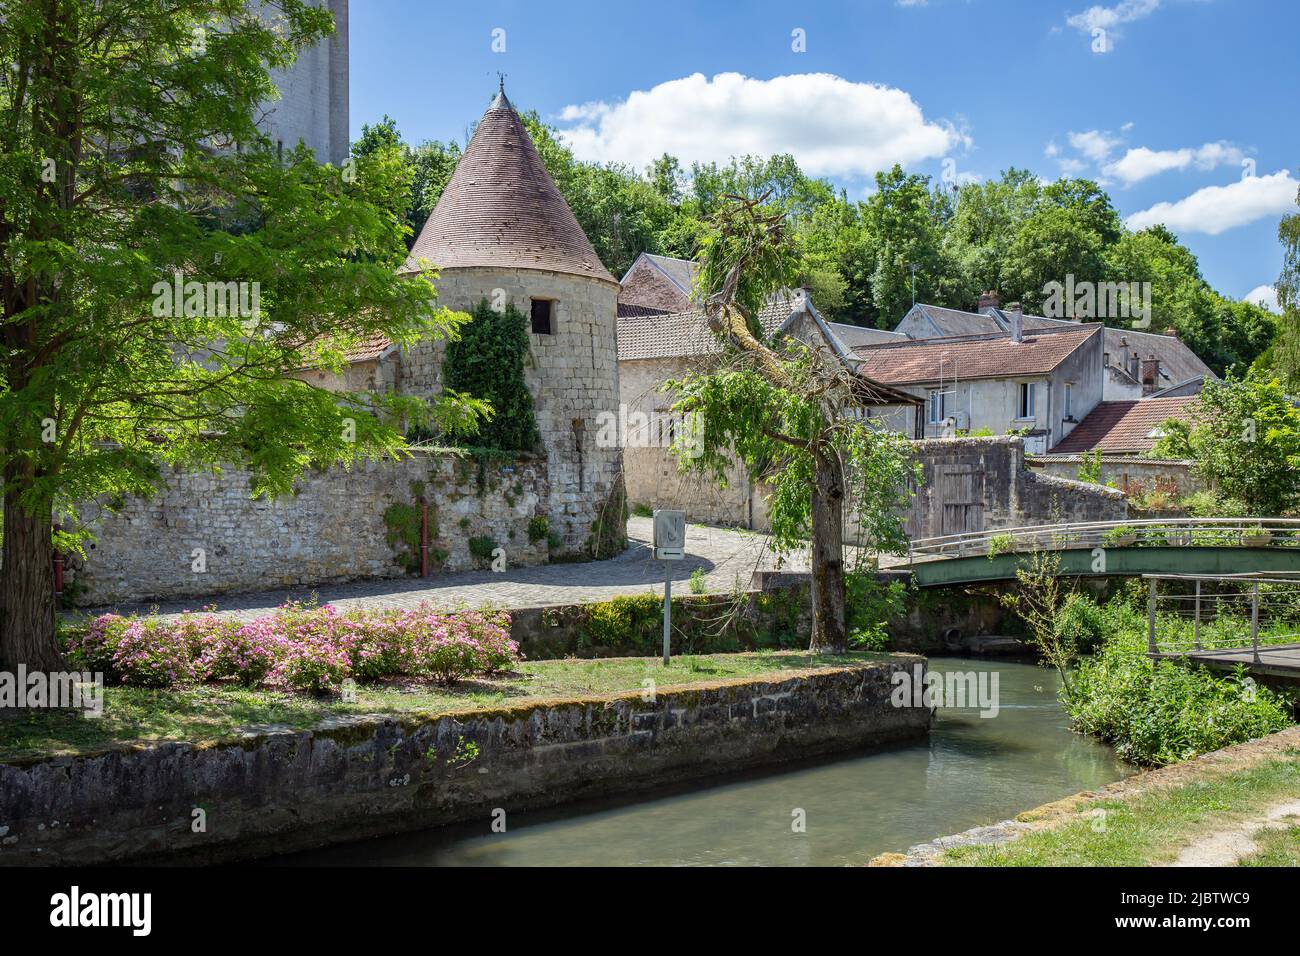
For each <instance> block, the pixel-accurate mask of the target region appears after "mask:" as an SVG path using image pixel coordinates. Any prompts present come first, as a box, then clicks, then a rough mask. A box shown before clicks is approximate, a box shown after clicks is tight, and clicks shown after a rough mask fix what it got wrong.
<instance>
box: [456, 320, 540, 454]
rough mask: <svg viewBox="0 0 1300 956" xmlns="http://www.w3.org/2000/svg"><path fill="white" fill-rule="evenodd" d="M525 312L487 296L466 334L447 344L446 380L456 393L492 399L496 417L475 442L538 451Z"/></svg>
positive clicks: (486, 446) (466, 327)
mask: <svg viewBox="0 0 1300 956" xmlns="http://www.w3.org/2000/svg"><path fill="white" fill-rule="evenodd" d="M526 321H527V320H526V319H525V317H524V315H523V314H522V313H520V312H519V310H518V309H516V308H515V306H514V303H507V304H506V307H505V309H503V310H501V311H497V310H496V309H493V308H492V307H491V306H490V305H488V301H487V299H483V300H482V301H481V302H480V303H479V304H478V306H477V307H476V308H475V309H474V311H473V312H472V313H471V318H470V322H469V324H467V325H465V326H464V327H463V328H462V329H461V331H460V337H459V338H457V339H454V340H453V341H452V342H450V343H449V344H448V345H447V360H446V362H445V363H444V365H443V382H444V384H445V386H446V387H447V388H449V389H452V390H454V391H456V392H460V393H466V394H470V395H474V396H476V397H478V398H481V399H484V400H486V401H487V402H488V403H489V404H490V405H491V406H492V410H493V415H492V420H491V421H490V422H488V423H486V424H484V425H482V426H480V428H479V430H478V433H477V434H476V435H475V436H474V438H473V441H474V443H475V444H476V445H480V446H482V447H485V448H499V449H504V450H507V451H533V450H535V449H536V448H537V447H538V446H539V445H540V443H541V437H540V436H539V435H538V433H537V420H536V418H535V417H534V415H533V395H532V392H530V391H529V390H528V383H527V382H526V381H525V379H524V359H525V358H526V357H527V355H528V327H527V326H526V325H525V322H526Z"/></svg>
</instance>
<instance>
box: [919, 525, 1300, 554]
mask: <svg viewBox="0 0 1300 956" xmlns="http://www.w3.org/2000/svg"><path fill="white" fill-rule="evenodd" d="M1144 546H1146V547H1200V546H1219V547H1300V518H1146V519H1140V520H1132V521H1092V522H1077V523H1072V524H1054V525H1027V526H1025V527H1020V528H994V529H986V530H984V531H967V532H963V533H961V534H949V535H941V536H939V537H931V538H918V539H915V540H913V541H912V542H910V545H909V548H908V560H909V561H910V562H915V561H928V560H936V559H943V558H965V557H973V556H979V555H998V554H1010V553H1017V552H1029V551H1061V550H1066V549H1074V548H1087V549H1092V548H1117V547H1144Z"/></svg>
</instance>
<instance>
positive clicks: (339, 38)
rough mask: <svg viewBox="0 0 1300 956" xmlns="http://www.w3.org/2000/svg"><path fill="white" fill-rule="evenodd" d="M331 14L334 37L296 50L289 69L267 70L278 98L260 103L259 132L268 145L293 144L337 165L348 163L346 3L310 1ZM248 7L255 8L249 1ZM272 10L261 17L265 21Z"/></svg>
mask: <svg viewBox="0 0 1300 956" xmlns="http://www.w3.org/2000/svg"><path fill="white" fill-rule="evenodd" d="M311 3H312V6H318V7H319V6H323V7H325V8H326V9H327V10H329V12H330V13H332V14H333V15H334V29H335V32H334V35H333V36H332V37H329V38H327V39H325V40H322V41H321V42H320V43H317V44H316V45H315V46H312V47H309V48H308V49H306V50H302V51H301V52H300V53H299V54H298V59H297V61H296V62H294V64H293V65H292V66H290V67H288V68H286V69H282V70H281V69H275V70H272V71H271V79H272V81H273V82H274V83H275V86H276V89H278V90H279V91H280V99H278V100H274V101H272V102H270V103H264V104H263V105H262V109H263V110H264V111H265V116H264V117H263V120H262V127H263V131H264V132H265V133H266V135H267V136H268V137H270V140H271V142H272V143H273V144H276V145H277V146H279V147H280V148H283V149H293V148H294V147H295V146H297V145H298V141H299V140H301V141H302V142H304V143H306V144H307V145H308V146H310V147H311V148H312V149H313V150H315V151H316V161H317V162H320V163H333V164H334V165H335V166H339V165H342V163H343V162H344V160H346V159H347V158H348V152H349V150H350V144H349V141H348V0H311ZM250 6H259V7H260V6H261V5H260V4H258V3H257V2H256V0H250ZM273 13H274V10H273V9H272V10H271V11H270V12H268V13H267V16H268V17H269V16H271V15H272V14H273Z"/></svg>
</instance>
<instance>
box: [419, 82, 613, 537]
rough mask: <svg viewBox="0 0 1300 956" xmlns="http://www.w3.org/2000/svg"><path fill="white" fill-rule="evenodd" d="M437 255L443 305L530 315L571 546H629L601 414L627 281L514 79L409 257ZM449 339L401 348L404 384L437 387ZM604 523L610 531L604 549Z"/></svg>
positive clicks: (553, 491)
mask: <svg viewBox="0 0 1300 956" xmlns="http://www.w3.org/2000/svg"><path fill="white" fill-rule="evenodd" d="M430 266H431V267H432V268H434V269H436V270H437V273H438V275H437V278H436V279H435V280H434V284H435V286H436V287H437V289H438V304H439V305H440V306H446V307H448V308H451V309H456V310H461V311H466V312H468V311H471V310H472V309H474V307H475V306H477V305H478V303H479V302H480V301H481V300H483V299H485V298H486V299H487V300H488V302H489V303H492V304H494V305H498V304H499V305H501V306H504V303H505V302H511V303H513V304H514V306H515V308H516V309H518V310H519V311H520V312H521V313H522V314H523V315H524V317H525V320H526V321H528V322H529V323H530V330H529V344H530V356H529V358H528V359H527V360H526V363H525V364H526V367H525V370H524V371H525V377H526V379H527V382H528V387H529V389H530V390H531V392H532V396H533V404H534V407H535V410H536V416H537V427H538V431H539V432H540V433H541V439H542V445H543V448H544V450H545V454H546V459H547V470H548V477H549V488H550V501H549V505H548V507H547V511H548V518H549V523H550V530H551V531H552V532H553V533H556V534H558V535H559V536H560V539H561V540H562V542H563V545H562V547H561V549H560V550H561V552H562V553H571V554H573V553H579V552H583V551H585V552H586V553H588V554H591V553H596V552H597V551H599V552H600V553H603V554H608V553H609V552H610V551H611V550H612V549H613V548H618V549H621V543H622V539H623V528H624V525H623V508H624V495H623V478H622V468H623V455H622V449H621V448H619V447H617V446H614V447H600V446H598V444H597V434H598V430H599V429H598V421H597V416H599V415H600V414H601V413H602V412H605V413H609V414H613V415H617V414H618V402H619V391H618V340H617V331H616V323H617V315H618V302H617V300H618V292H619V284H618V282H617V280H615V279H614V277H613V276H612V275H610V274H609V271H608V270H607V269H606V268H605V267H604V265H603V264H602V263H601V261H600V259H599V258H598V257H597V255H596V251H595V250H594V249H593V248H592V246H591V242H590V241H589V240H588V239H587V236H586V234H585V233H584V232H583V231H582V227H581V226H579V225H578V221H577V219H575V218H574V215H573V211H572V210H571V209H570V208H569V205H568V203H566V202H565V201H564V197H563V196H561V195H560V191H559V190H558V189H557V188H556V186H555V183H554V181H552V179H551V177H550V174H549V173H547V171H546V167H545V166H544V165H543V164H542V160H541V157H540V156H539V155H538V154H537V149H536V147H534V146H533V143H532V140H531V139H530V138H529V137H528V133H527V131H526V130H525V129H524V124H523V123H522V121H521V120H520V119H519V114H517V113H516V112H515V109H514V107H513V106H511V104H510V101H509V100H508V99H507V98H506V95H505V91H504V89H503V90H502V91H501V92H499V93H498V94H497V96H496V98H495V99H494V100H493V101H492V104H491V105H490V106H489V107H488V110H487V112H486V113H485V114H483V118H482V120H480V121H479V124H478V128H477V130H476V131H475V133H474V137H473V138H472V139H471V140H470V143H469V146H468V147H466V149H465V153H464V155H463V156H462V157H461V159H460V163H459V164H458V165H457V167H456V171H455V172H454V173H453V174H452V177H451V180H450V181H449V182H448V183H447V187H446V189H445V190H444V191H443V193H442V197H441V198H440V199H439V200H438V204H437V206H436V207H435V208H434V210H433V213H432V214H431V215H430V216H429V220H428V222H426V223H425V224H424V228H423V229H422V230H421V231H420V236H419V238H418V239H417V240H416V243H415V245H414V247H413V248H412V250H411V257H410V259H409V260H408V261H407V266H406V268H407V271H415V270H417V269H420V268H429V267H430ZM444 349H445V343H443V342H441V341H437V342H431V343H423V344H421V345H417V346H415V347H414V348H412V349H411V350H410V352H409V353H408V354H406V355H405V356H403V368H402V386H401V387H402V389H403V390H404V391H408V392H411V393H415V394H426V395H432V394H435V393H436V392H437V391H438V390H439V389H440V387H441V365H442V355H443V352H444ZM598 522H599V523H600V526H601V528H602V529H603V535H602V537H603V539H604V540H603V543H602V544H601V545H600V547H599V548H595V547H593V546H594V545H596V541H595V540H594V539H593V532H594V531H595V530H596V529H597V525H598ZM611 535H612V538H611V537H610V536H611Z"/></svg>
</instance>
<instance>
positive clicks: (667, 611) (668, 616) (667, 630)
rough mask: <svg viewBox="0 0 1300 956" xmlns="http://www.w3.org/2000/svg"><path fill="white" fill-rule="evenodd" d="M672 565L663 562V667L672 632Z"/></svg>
mask: <svg viewBox="0 0 1300 956" xmlns="http://www.w3.org/2000/svg"><path fill="white" fill-rule="evenodd" d="M672 613H673V566H672V565H671V564H669V563H668V562H667V561H665V562H664V667H667V666H668V637H669V635H670V634H672Z"/></svg>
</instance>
